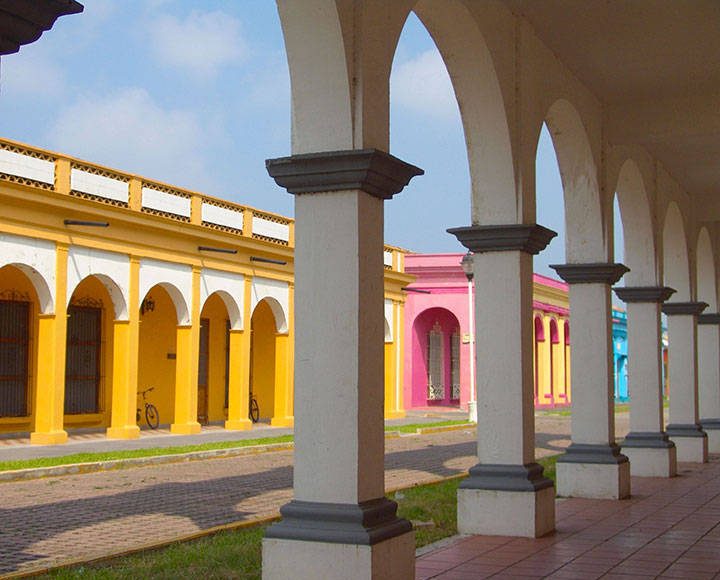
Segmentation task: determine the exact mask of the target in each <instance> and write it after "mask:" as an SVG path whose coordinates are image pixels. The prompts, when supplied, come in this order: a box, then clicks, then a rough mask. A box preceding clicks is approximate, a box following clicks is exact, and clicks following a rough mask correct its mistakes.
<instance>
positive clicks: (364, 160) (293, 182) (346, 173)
mask: <svg viewBox="0 0 720 580" xmlns="http://www.w3.org/2000/svg"><path fill="white" fill-rule="evenodd" d="M265 167H266V168H267V171H268V173H269V174H270V177H272V178H273V179H274V180H275V182H276V183H277V184H278V185H279V186H280V187H284V188H285V189H287V190H288V192H289V193H293V194H296V195H298V194H303V193H321V192H328V191H348V190H353V189H354V190H357V189H359V190H362V191H364V192H365V193H368V194H370V195H372V196H374V197H377V198H380V199H390V198H392V196H393V195H395V194H396V193H399V192H400V191H402V189H403V188H404V187H405V186H406V185H407V184H408V183H410V180H411V179H412V178H413V177H415V176H416V175H423V174H424V173H425V172H424V171H423V170H422V169H420V168H419V167H415V166H414V165H410V164H409V163H405V162H404V161H401V160H400V159H398V158H397V157H393V156H392V155H390V154H389V153H385V152H384V151H380V150H378V149H351V150H348V151H326V152H322V153H306V154H303V155H292V156H291V157H280V158H278V159H267V160H266V161H265Z"/></svg>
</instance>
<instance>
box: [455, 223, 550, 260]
mask: <svg viewBox="0 0 720 580" xmlns="http://www.w3.org/2000/svg"><path fill="white" fill-rule="evenodd" d="M447 232H448V233H449V234H452V235H453V236H455V237H456V238H457V239H458V241H459V242H460V243H461V244H462V245H463V246H465V247H466V248H467V249H468V250H470V251H471V252H474V253H476V254H481V253H483V252H506V251H512V250H517V251H520V252H526V253H528V254H539V253H540V252H542V251H543V250H544V249H545V248H546V247H547V245H548V244H549V243H550V240H552V239H553V238H554V237H555V236H557V233H556V232H554V231H552V230H550V229H548V228H546V227H543V226H541V225H538V224H509V225H499V226H465V227H461V228H450V229H449V230H447Z"/></svg>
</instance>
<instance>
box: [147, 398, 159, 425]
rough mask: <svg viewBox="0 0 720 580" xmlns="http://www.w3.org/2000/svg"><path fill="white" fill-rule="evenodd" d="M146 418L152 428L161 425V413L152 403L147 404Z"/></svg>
mask: <svg viewBox="0 0 720 580" xmlns="http://www.w3.org/2000/svg"><path fill="white" fill-rule="evenodd" d="M145 420H146V421H147V424H148V427H150V429H157V428H158V425H160V413H158V410H157V408H156V407H155V405H153V404H152V403H148V404H147V405H145Z"/></svg>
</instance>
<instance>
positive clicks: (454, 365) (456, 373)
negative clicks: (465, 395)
mask: <svg viewBox="0 0 720 580" xmlns="http://www.w3.org/2000/svg"><path fill="white" fill-rule="evenodd" d="M450 353H451V355H450V376H451V377H452V396H451V398H452V399H453V400H455V401H457V400H459V399H460V333H459V332H458V331H455V332H453V333H452V336H451V337H450Z"/></svg>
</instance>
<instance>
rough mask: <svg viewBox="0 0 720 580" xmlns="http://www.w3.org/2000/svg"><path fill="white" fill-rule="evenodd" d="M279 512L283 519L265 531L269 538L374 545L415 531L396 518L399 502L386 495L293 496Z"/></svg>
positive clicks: (410, 525) (406, 523)
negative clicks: (328, 499)
mask: <svg viewBox="0 0 720 580" xmlns="http://www.w3.org/2000/svg"><path fill="white" fill-rule="evenodd" d="M280 514H281V515H282V518H283V519H282V520H281V521H279V522H278V523H276V524H273V525H272V526H270V527H269V528H268V529H267V530H266V531H265V537H266V538H279V539H283V540H304V541H308V542H329V543H332V544H356V545H362V546H372V545H373V544H377V543H378V542H382V541H384V540H389V539H390V538H394V537H396V536H400V535H402V534H405V533H407V532H410V531H411V530H412V524H411V523H410V522H408V521H407V520H403V519H401V518H398V517H397V503H395V502H394V501H392V500H389V499H387V498H384V497H382V498H378V499H375V500H371V501H366V502H362V503H359V504H342V503H320V502H312V501H299V500H295V499H294V500H292V501H291V502H290V503H287V504H285V505H284V506H283V507H281V508H280Z"/></svg>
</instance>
